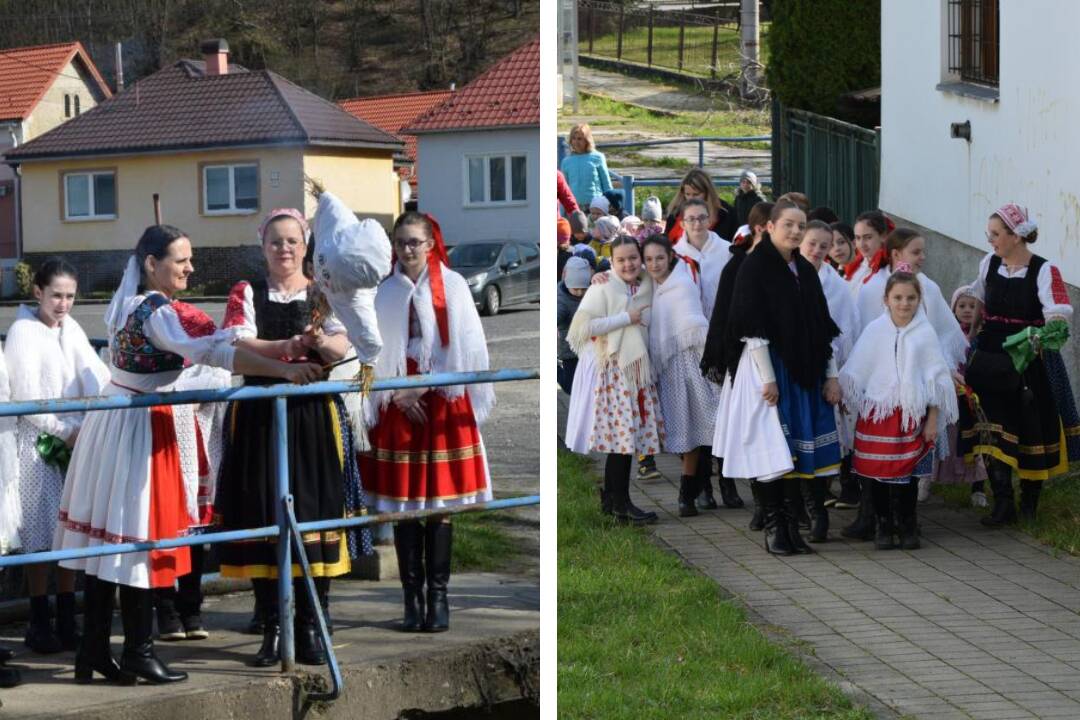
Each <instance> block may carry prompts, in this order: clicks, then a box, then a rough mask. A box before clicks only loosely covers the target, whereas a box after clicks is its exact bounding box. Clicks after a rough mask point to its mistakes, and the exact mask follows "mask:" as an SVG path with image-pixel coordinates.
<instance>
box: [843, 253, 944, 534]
mask: <svg viewBox="0 0 1080 720" xmlns="http://www.w3.org/2000/svg"><path fill="white" fill-rule="evenodd" d="M884 300H885V303H886V305H887V306H888V313H887V314H885V315H882V316H881V317H878V318H877V319H876V320H874V321H873V322H871V323H870V325H868V326H867V327H866V328H865V329H864V330H863V333H862V335H860V336H859V340H858V342H856V343H855V348H854V350H852V352H851V357H850V358H848V361H847V363H845V364H844V368H843V369H842V370H841V371H840V383H841V385H842V387H843V391H844V403H845V404H846V405H847V407H848V408H850V409H851V410H852V411H853V412H854V413H855V414H856V416H857V418H858V419H857V420H856V423H855V454H854V460H853V461H852V471H853V472H854V473H855V474H856V475H859V476H860V477H863V478H866V479H868V480H872V481H874V486H873V497H874V513H875V515H876V516H877V532H876V538H875V544H876V546H877V548H878V549H879V550H887V549H890V548H894V547H896V543H895V542H894V538H893V535H894V534H899V536H900V543H899V544H900V546H901V547H903V548H904V549H905V550H914V549H916V548H918V547H919V533H918V523H917V519H916V506H917V501H916V498H917V494H918V482H917V480H916V478H917V477H919V476H921V475H926V474H929V473H930V471H931V466H932V464H933V449H934V442H935V440H936V438H938V437H939V436H941V435H942V434H943V433H944V431H945V426H946V425H947V424H948V423H951V422H955V421H956V417H957V407H956V388H955V385H954V383H953V379H952V369H951V368H950V367H949V365H948V364H947V362H946V360H945V357H944V356H943V355H942V353H941V346H940V344H939V342H938V338H937V335H936V333H935V332H934V329H933V327H931V325H930V323H929V321H928V320H927V318H926V314H925V312H924V311H923V310H922V307H921V303H920V288H919V281H918V279H917V278H916V277H915V276H914V275H913V274H912V273H911V272H910V271H909V269H908V266H906V265H900V266H899V267H898V269H897V272H895V273H893V274H892V276H891V277H890V278H889V280H888V282H887V283H886V285H885V293H884ZM893 496H895V498H896V505H897V508H898V511H897V516H898V518H899V521H900V527H899V528H894V524H893V513H892V511H891V500H892V497H893Z"/></svg>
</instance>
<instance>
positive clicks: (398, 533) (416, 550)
mask: <svg viewBox="0 0 1080 720" xmlns="http://www.w3.org/2000/svg"><path fill="white" fill-rule="evenodd" d="M394 549H395V550H397V561H398V577H400V578H401V593H402V598H403V600H404V603H405V619H404V620H403V621H402V624H401V629H402V631H404V632H421V631H422V630H423V629H424V617H425V605H424V526H423V525H421V524H420V523H419V522H400V523H398V524H396V525H394Z"/></svg>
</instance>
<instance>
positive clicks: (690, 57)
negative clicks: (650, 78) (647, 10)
mask: <svg viewBox="0 0 1080 720" xmlns="http://www.w3.org/2000/svg"><path fill="white" fill-rule="evenodd" d="M760 35H761V38H760V43H761V44H760V45H759V50H758V61H759V62H760V63H761V64H762V65H765V66H767V65H768V64H769V23H762V24H761V26H760ZM712 42H713V28H712V27H711V26H701V25H687V26H686V30H685V34H684V36H683V65H682V68H681V70H682V72H684V73H686V74H688V75H697V76H699V77H712V76H713V75H712ZM578 50H579V52H583V53H589V38H588V31H587V28H586V32H585V36H584V37H583V38H581V40H580V45H579V47H578ZM617 52H618V36H617V35H616V34H615V33H611V34H608V35H600V36H597V37H595V38H593V49H592V52H591V54H592V55H600V56H602V57H609V58H615V56H616V54H617ZM622 59H623V60H627V61H630V62H636V63H641V64H642V65H646V64H647V63H648V61H649V28H648V25H642V26H640V27H633V28H626V29H625V30H624V31H623V39H622ZM652 64H653V66H655V67H662V68H668V69H671V70H679V69H680V68H679V28H678V27H656V26H654V27H653V52H652ZM741 67H742V62H741V60H740V56H739V30H738V28H736V27H734V26H732V25H725V26H721V27H720V28H719V31H718V32H717V44H716V75H715V77H718V78H722V77H727V76H730V75H738V74H739V72H740V70H741Z"/></svg>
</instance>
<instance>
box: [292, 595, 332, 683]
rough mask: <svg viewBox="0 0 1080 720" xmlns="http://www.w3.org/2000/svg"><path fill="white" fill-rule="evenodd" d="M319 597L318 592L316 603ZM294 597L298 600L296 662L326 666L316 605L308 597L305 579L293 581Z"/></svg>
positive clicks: (295, 631) (295, 626) (295, 630)
mask: <svg viewBox="0 0 1080 720" xmlns="http://www.w3.org/2000/svg"><path fill="white" fill-rule="evenodd" d="M317 596H318V591H317V590H316V598H315V601H316V603H317V602H318V597H317ZM293 597H294V598H296V623H295V624H294V625H293V637H294V638H295V640H296V662H298V663H300V664H301V665H325V664H326V663H327V658H326V648H325V647H324V646H323V642H322V634H321V633H320V632H319V621H318V620H317V619H316V618H315V605H314V604H313V603H312V602H311V598H310V597H309V596H308V592H307V583H306V582H305V581H304V580H303V578H298V579H295V580H293Z"/></svg>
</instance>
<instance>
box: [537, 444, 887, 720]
mask: <svg viewBox="0 0 1080 720" xmlns="http://www.w3.org/2000/svg"><path fill="white" fill-rule="evenodd" d="M558 478H559V479H558V538H559V539H558V548H559V556H558V567H559V579H558V608H559V610H558V612H559V645H558V655H559V657H558V662H559V670H558V683H559V685H558V689H559V710H558V715H559V717H560V718H590V719H591V718H605V719H606V718H612V719H613V720H615V719H622V718H626V719H627V720H629V719H631V718H632V719H633V720H644V719H650V718H664V720H667V719H669V718H695V719H696V718H714V717H715V718H770V719H772V718H777V719H782V718H800V719H801V718H838V719H844V720H870V718H872V717H873V715H872V714H870V713H869V712H868V711H867V710H864V709H861V708H857V707H855V706H854V705H853V704H852V702H851V701H850V700H849V699H848V698H847V697H846V696H845V695H844V694H843V693H842V692H840V690H839V689H837V688H836V687H834V686H832V685H831V684H829V683H828V682H826V681H825V680H824V679H823V678H822V677H820V676H818V675H817V674H815V673H814V672H813V671H811V670H810V669H809V668H808V667H806V666H805V665H804V664H803V663H802V662H800V661H799V660H798V659H796V658H795V657H794V656H793V655H792V654H791V653H789V652H788V651H787V650H785V649H784V648H782V647H780V646H778V645H776V644H774V643H772V642H770V641H769V640H767V639H766V638H765V637H763V636H762V634H761V633H760V632H759V631H758V630H757V628H755V627H754V626H753V625H751V624H750V623H748V622H747V619H746V614H745V612H744V611H743V609H742V608H741V607H740V606H739V605H738V604H737V603H735V602H733V601H732V600H730V599H727V598H725V597H724V596H723V594H722V591H721V590H720V588H718V587H717V585H716V584H715V583H714V582H713V581H712V580H710V579H709V578H707V577H705V576H704V575H700V574H698V573H696V572H694V571H692V570H690V569H689V568H687V567H686V566H684V565H683V564H682V563H681V562H680V561H679V560H678V559H677V558H676V557H675V556H674V555H672V554H670V553H668V552H666V551H664V550H662V549H661V548H659V547H657V546H656V545H655V544H654V543H653V542H651V541H650V536H649V535H648V534H647V533H646V532H643V531H640V530H634V529H631V528H624V527H614V526H612V525H611V524H610V523H609V522H608V521H607V520H605V519H604V518H603V516H601V515H600V512H599V507H598V504H599V503H598V502H597V498H596V491H595V482H596V481H595V476H594V474H593V471H592V469H591V468H590V466H589V465H588V462H587V461H586V460H585V459H584V458H581V457H579V456H575V455H573V454H571V453H569V452H566V451H565V450H560V451H559V475H558Z"/></svg>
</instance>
